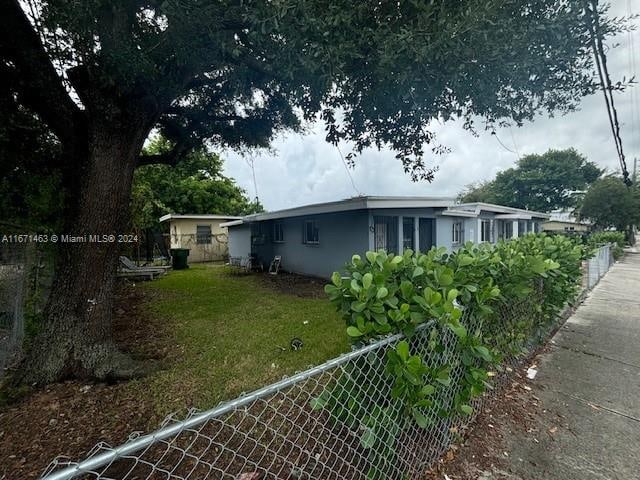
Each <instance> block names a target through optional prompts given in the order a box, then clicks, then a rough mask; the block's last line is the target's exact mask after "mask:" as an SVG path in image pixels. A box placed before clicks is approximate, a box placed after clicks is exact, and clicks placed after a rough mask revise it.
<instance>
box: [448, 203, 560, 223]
mask: <svg viewBox="0 0 640 480" xmlns="http://www.w3.org/2000/svg"><path fill="white" fill-rule="evenodd" d="M454 208H455V209H457V210H470V211H474V212H476V215H480V212H482V211H484V212H493V213H501V214H505V215H508V214H515V215H528V218H527V219H528V220H530V219H531V218H540V219H547V218H549V217H550V216H551V215H550V214H548V213H542V212H536V211H534V210H523V209H521V208H514V207H505V206H503V205H494V204H492V203H483V202H476V203H461V204H459V205H456V206H455V207H454ZM519 218H521V219H525V217H519Z"/></svg>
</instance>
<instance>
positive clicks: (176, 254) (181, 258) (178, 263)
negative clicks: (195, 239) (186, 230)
mask: <svg viewBox="0 0 640 480" xmlns="http://www.w3.org/2000/svg"><path fill="white" fill-rule="evenodd" d="M188 256H189V249H188V248H172V249H171V266H172V267H173V269H174V270H184V269H185V268H189V265H188V264H187V257H188Z"/></svg>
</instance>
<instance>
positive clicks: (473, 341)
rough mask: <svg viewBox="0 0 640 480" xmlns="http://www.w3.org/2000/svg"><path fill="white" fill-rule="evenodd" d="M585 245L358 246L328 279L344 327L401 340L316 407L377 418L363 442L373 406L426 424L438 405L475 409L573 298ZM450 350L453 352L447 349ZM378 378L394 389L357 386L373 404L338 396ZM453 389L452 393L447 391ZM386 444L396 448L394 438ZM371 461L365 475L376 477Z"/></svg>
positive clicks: (550, 240)
mask: <svg viewBox="0 0 640 480" xmlns="http://www.w3.org/2000/svg"><path fill="white" fill-rule="evenodd" d="M586 255H587V250H586V249H585V247H583V246H582V245H580V244H579V243H577V242H576V241H574V240H572V239H569V238H566V237H564V236H553V237H550V236H546V235H545V234H540V235H534V234H531V235H527V236H524V237H520V238H518V239H515V240H510V241H508V242H500V243H498V244H497V245H495V246H491V245H489V244H481V245H476V244H473V243H471V242H469V243H467V244H466V245H464V247H462V248H461V249H459V250H458V251H457V252H454V253H447V252H446V250H445V249H444V248H437V249H436V248H434V249H432V250H430V251H429V252H427V253H425V254H422V253H414V252H412V251H411V250H407V251H405V252H404V254H403V255H394V254H393V253H391V254H387V253H386V252H384V251H379V252H367V254H366V258H365V259H362V258H361V257H360V256H358V255H354V256H353V258H352V261H351V263H350V264H349V265H347V271H348V273H349V275H348V276H346V277H343V276H341V275H340V274H339V273H337V272H336V273H334V274H333V276H332V283H331V284H329V285H327V286H326V287H325V291H326V292H327V294H328V296H329V299H330V300H331V302H333V303H334V304H335V305H336V307H337V309H338V311H340V312H341V313H342V316H343V318H344V319H345V321H346V324H347V334H348V335H349V336H350V337H351V339H352V341H353V343H354V344H356V345H360V344H362V343H364V342H369V341H373V340H377V339H380V338H381V337H383V336H386V335H388V334H392V333H402V334H404V336H405V337H406V340H404V341H400V342H399V343H398V344H397V345H396V347H395V349H392V350H390V351H389V352H388V356H387V358H386V367H385V372H384V375H381V374H380V372H379V371H377V370H376V369H375V368H373V367H371V368H369V367H367V368H363V367H362V366H361V367H360V368H358V369H357V370H358V372H359V373H358V372H356V375H355V376H354V375H348V376H346V377H345V379H346V380H342V379H341V380H340V381H338V382H337V383H336V384H335V385H334V386H333V387H332V388H330V389H328V390H326V391H325V392H324V393H323V394H322V395H321V396H320V397H319V399H318V400H317V401H316V407H322V408H327V409H328V410H329V411H330V412H331V413H332V415H333V416H334V419H335V420H337V421H340V422H343V423H346V424H347V425H348V426H350V427H353V426H354V425H356V424H357V422H359V421H362V420H363V419H364V424H365V425H368V426H369V427H370V428H373V433H370V434H367V435H368V437H367V438H366V439H363V441H362V443H363V445H364V446H369V445H372V444H374V443H375V442H376V440H374V439H373V438H372V437H369V435H375V430H376V429H375V425H376V422H377V420H376V421H375V422H373V423H371V418H372V417H370V415H371V414H372V413H373V412H378V413H379V414H380V415H383V414H384V415H386V416H387V417H389V416H391V417H392V418H396V420H398V421H400V423H402V421H406V420H402V419H412V420H413V421H415V422H416V423H417V424H418V425H419V426H420V427H423V428H424V427H427V426H428V425H429V420H428V419H429V418H433V417H434V415H436V416H440V417H446V416H452V415H453V416H455V415H469V414H471V413H472V411H473V408H472V406H471V405H472V402H473V399H474V398H476V397H478V396H480V395H482V394H483V392H485V390H486V389H487V388H488V387H489V386H490V383H489V380H490V376H491V375H492V374H493V373H492V372H495V371H496V370H498V369H500V368H502V367H501V365H502V364H503V362H504V360H505V358H506V357H509V356H514V355H519V354H521V353H523V352H524V351H525V350H526V347H528V346H529V345H530V343H531V342H532V341H534V340H535V339H536V338H538V337H539V336H540V335H541V334H542V332H545V331H546V330H547V328H548V327H549V325H551V324H552V323H553V321H554V320H555V318H556V316H557V314H558V312H559V311H560V310H561V309H562V308H563V307H564V306H565V305H566V303H567V302H568V301H570V300H571V299H572V298H573V296H574V295H575V293H576V291H577V288H578V280H579V278H580V276H581V260H582V259H584V258H585V257H586ZM540 299H541V300H542V301H539V300H540ZM514 304H522V305H525V306H526V312H527V314H526V315H523V316H522V318H515V319H514V318H510V319H505V317H503V316H502V315H501V314H500V312H501V309H503V308H508V307H510V306H512V305H514ZM416 328H426V329H427V331H428V332H429V345H428V351H429V353H428V355H429V357H430V358H426V357H422V356H421V355H420V354H419V352H416V351H412V338H413V336H414V333H415V331H416ZM447 351H449V352H451V351H454V352H455V353H456V355H444V354H443V352H447ZM452 358H453V359H459V360H451V359H452ZM374 360H377V361H378V362H380V363H381V359H379V358H378V359H374ZM427 360H429V361H427ZM432 360H436V361H435V363H434V361H432ZM365 361H368V360H365ZM364 372H371V373H370V374H369V375H370V376H368V375H367V373H364ZM454 373H455V374H454ZM383 381H390V382H392V385H393V388H392V393H391V397H392V398H382V396H381V394H380V393H374V394H371V393H367V394H366V395H363V396H364V397H365V398H368V399H372V400H370V403H369V404H367V403H362V402H359V399H356V400H355V401H353V397H351V399H350V400H349V402H346V403H345V401H344V400H345V398H342V397H345V396H348V395H353V392H354V390H355V391H361V392H362V391H364V390H367V392H369V391H374V392H379V391H380V390H381V389H379V388H377V386H378V385H379V383H380V382H383ZM345 382H346V383H345ZM348 382H354V383H355V384H356V385H359V387H358V389H354V388H352V387H353V385H349V384H348ZM454 382H457V384H456V385H454V384H453V383H454ZM361 386H364V387H361ZM450 392H458V393H457V394H456V395H455V398H453V399H451V398H450V396H451V393H450ZM341 398H342V400H341ZM360 400H361V399H360ZM394 412H395V413H394ZM377 415H378V414H374V415H373V417H376V418H377ZM393 415H395V417H393ZM385 442H388V440H385ZM377 445H378V444H377ZM387 447H388V448H390V449H392V450H393V448H394V445H393V444H391V445H387ZM390 454H391V453H390ZM374 467H375V464H374ZM374 467H372V468H373V470H372V473H371V475H370V476H371V477H372V478H378V477H376V472H377V471H378V470H376V468H374Z"/></svg>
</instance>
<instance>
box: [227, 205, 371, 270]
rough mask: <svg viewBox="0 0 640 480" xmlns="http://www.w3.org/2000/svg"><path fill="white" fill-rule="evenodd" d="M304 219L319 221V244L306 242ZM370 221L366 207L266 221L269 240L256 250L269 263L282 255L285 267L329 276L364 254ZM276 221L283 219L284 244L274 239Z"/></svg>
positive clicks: (256, 246) (366, 247)
mask: <svg viewBox="0 0 640 480" xmlns="http://www.w3.org/2000/svg"><path fill="white" fill-rule="evenodd" d="M305 220H315V221H316V222H317V225H318V237H319V243H318V244H305V243H303V241H302V239H303V228H304V222H305ZM368 220H369V215H368V212H367V211H366V210H356V211H349V212H339V213H328V214H322V215H310V216H303V217H291V218H285V219H282V220H271V221H265V222H263V224H264V225H265V227H266V229H267V230H266V233H267V235H266V236H267V239H266V240H265V242H264V243H263V244H262V245H254V246H253V251H254V252H255V253H256V254H257V255H258V256H259V257H260V260H261V261H263V262H265V263H267V264H268V263H269V262H270V261H271V260H272V259H273V257H274V256H275V255H281V256H282V268H283V269H285V270H287V271H289V272H295V273H301V274H305V275H313V276H317V277H322V278H329V277H330V276H331V274H332V273H333V272H335V271H342V270H344V265H345V263H347V262H348V261H350V260H351V256H352V255H353V254H356V253H357V254H359V255H362V256H364V253H365V252H366V251H367V249H368V247H369V223H368ZM275 222H282V225H283V233H284V242H282V243H275V242H273V228H274V227H273V225H274V223H275ZM230 230H231V229H230Z"/></svg>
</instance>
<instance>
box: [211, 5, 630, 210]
mask: <svg viewBox="0 0 640 480" xmlns="http://www.w3.org/2000/svg"><path fill="white" fill-rule="evenodd" d="M629 10H630V11H631V12H632V13H635V14H639V13H640V1H638V0H613V1H612V7H611V10H610V14H611V15H614V16H624V15H627V12H628V11H629ZM636 24H637V25H638V26H639V27H640V21H638V20H637V21H636ZM610 43H616V44H619V46H618V47H617V48H614V49H612V50H610V51H609V53H608V66H609V72H610V74H611V77H612V81H613V82H615V81H617V80H621V79H622V77H626V78H630V77H632V76H633V75H634V74H635V75H636V77H640V75H638V73H640V72H634V71H633V69H634V67H633V64H634V63H635V68H636V69H638V68H640V31H634V32H632V33H631V34H630V35H629V34H627V33H624V34H621V35H620V36H619V37H617V38H615V39H614V42H610ZM632 52H635V55H633V54H632ZM632 58H635V62H632ZM638 80H639V81H640V78H638ZM615 102H616V107H617V109H618V115H619V119H620V122H621V136H622V141H623V145H624V149H625V155H626V157H627V165H628V168H629V171H631V170H632V168H633V158H634V157H638V161H639V163H640V83H638V84H637V85H636V86H635V87H634V88H631V89H628V90H627V91H626V92H624V93H618V94H616V95H615ZM433 128H434V130H435V131H436V132H437V135H438V140H439V142H440V143H442V144H443V145H447V146H448V147H450V149H451V152H450V153H448V154H445V155H441V156H431V157H430V158H429V161H430V162H431V163H432V164H435V165H438V166H439V171H438V172H437V173H436V177H435V180H434V181H433V182H432V183H427V182H417V183H414V182H412V181H411V179H410V178H409V176H407V175H406V174H405V173H404V172H403V170H402V167H401V165H400V162H399V161H397V160H396V159H395V158H394V154H393V152H391V151H385V150H382V151H377V150H375V149H371V150H368V151H366V152H364V153H363V154H362V155H361V156H360V157H359V158H358V159H357V165H356V167H355V168H354V169H351V170H350V172H351V176H352V177H353V182H354V183H355V188H354V186H353V185H352V183H351V181H350V179H349V176H348V174H347V172H346V170H345V166H344V164H343V162H342V159H341V156H340V152H339V151H338V150H337V148H336V147H335V146H333V145H330V144H328V143H326V142H325V140H324V133H323V125H322V124H316V125H315V126H314V127H313V128H312V130H311V131H310V132H309V133H307V134H306V135H298V134H287V135H284V136H282V137H280V138H279V139H278V140H277V141H276V142H274V144H273V151H272V152H260V153H255V154H253V155H252V156H251V157H241V156H239V155H238V154H236V153H234V152H224V154H223V155H224V158H225V170H226V174H227V175H228V176H230V177H232V178H234V179H235V180H236V182H237V183H238V184H239V185H240V186H241V187H243V188H244V189H245V190H246V191H247V193H248V195H249V196H250V197H254V196H255V187H254V182H253V176H252V172H251V168H250V167H249V163H251V161H252V162H253V165H254V168H255V175H256V180H257V193H258V196H259V198H260V201H261V202H262V204H263V205H264V206H265V208H266V209H267V210H277V209H281V208H288V207H294V206H298V205H305V204H309V203H317V202H324V201H333V200H339V199H343V198H347V197H351V196H354V195H359V194H363V195H450V196H455V195H456V194H457V193H458V192H459V191H460V190H462V189H463V188H464V186H465V185H467V184H469V183H472V182H477V181H481V180H486V179H491V178H493V177H494V176H495V174H496V172H498V171H500V170H503V169H505V168H509V167H511V166H512V165H513V164H514V162H516V161H517V159H518V155H524V154H528V153H543V152H544V151H546V150H548V149H549V148H568V147H574V148H576V149H577V150H578V151H579V152H581V153H583V154H584V155H586V156H587V157H588V158H589V159H590V160H592V161H594V162H596V163H597V164H598V165H600V166H601V167H603V168H604V167H606V168H608V169H610V170H616V169H617V166H618V159H617V155H616V150H615V144H614V142H613V138H612V135H611V130H610V127H609V123H608V119H607V113H606V109H605V104H604V97H603V95H602V92H597V93H596V94H595V95H592V96H590V97H586V98H584V99H583V101H582V103H581V107H580V111H578V112H575V113H573V114H570V115H567V116H561V117H556V118H548V117H546V116H545V117H538V118H537V119H536V120H535V121H534V122H532V123H527V124H525V125H524V126H523V127H520V128H517V127H512V128H510V129H502V130H500V131H498V134H497V136H498V138H499V140H500V141H501V142H502V143H503V144H504V147H503V146H502V145H501V144H500V143H499V141H498V139H496V138H495V136H494V135H491V134H489V133H481V135H480V137H474V136H472V135H471V134H470V133H469V132H466V131H464V130H463V129H462V127H461V124H459V123H456V122H448V123H446V124H443V125H440V124H435V125H434V127H433ZM505 147H506V148H505ZM341 150H342V153H344V154H346V153H347V152H348V151H349V146H348V145H345V146H343V147H342V148H341ZM509 150H511V151H509ZM638 168H640V165H639V167H638Z"/></svg>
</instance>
